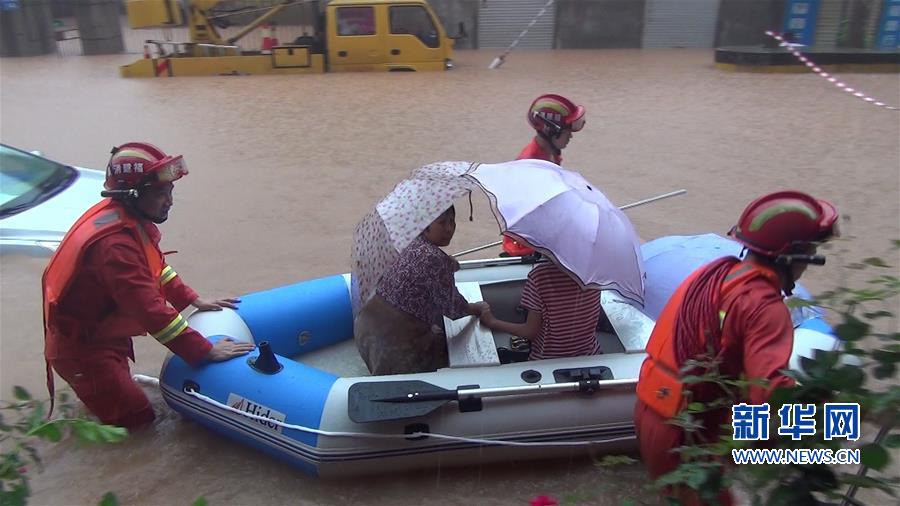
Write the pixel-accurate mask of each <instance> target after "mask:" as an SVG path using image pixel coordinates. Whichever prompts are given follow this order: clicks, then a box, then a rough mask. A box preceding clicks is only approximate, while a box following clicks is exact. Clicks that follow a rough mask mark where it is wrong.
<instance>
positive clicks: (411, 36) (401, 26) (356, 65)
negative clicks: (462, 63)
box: [325, 0, 453, 72]
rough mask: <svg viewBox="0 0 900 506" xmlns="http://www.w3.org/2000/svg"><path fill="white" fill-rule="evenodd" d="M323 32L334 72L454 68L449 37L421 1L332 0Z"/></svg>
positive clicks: (451, 43) (330, 64)
mask: <svg viewBox="0 0 900 506" xmlns="http://www.w3.org/2000/svg"><path fill="white" fill-rule="evenodd" d="M325 32H326V34H327V44H326V47H327V50H328V69H329V70H330V71H333V72H344V71H384V70H387V71H420V70H444V69H448V68H451V67H452V60H451V57H452V55H453V39H450V38H449V37H447V34H446V32H445V31H444V27H443V25H442V24H441V22H440V20H439V19H438V18H437V16H436V15H435V14H434V11H432V10H431V8H430V7H429V6H428V4H427V3H426V2H425V0H332V1H331V2H329V3H328V4H327V7H326V20H325Z"/></svg>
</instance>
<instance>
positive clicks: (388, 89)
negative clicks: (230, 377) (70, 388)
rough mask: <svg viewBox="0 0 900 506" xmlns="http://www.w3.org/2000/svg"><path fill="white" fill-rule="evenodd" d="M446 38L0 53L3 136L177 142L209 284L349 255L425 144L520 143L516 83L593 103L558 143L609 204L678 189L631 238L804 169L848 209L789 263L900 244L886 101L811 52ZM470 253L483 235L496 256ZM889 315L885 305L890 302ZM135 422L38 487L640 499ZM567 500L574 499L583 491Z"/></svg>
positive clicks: (557, 478)
mask: <svg viewBox="0 0 900 506" xmlns="http://www.w3.org/2000/svg"><path fill="white" fill-rule="evenodd" d="M494 56H496V54H495V52H493V51H487V50H484V51H472V52H458V53H457V58H456V59H457V62H458V65H459V66H458V68H457V69H455V70H453V71H452V72H442V73H420V74H407V73H396V74H387V73H385V74H323V75H314V76H243V77H235V76H229V77H209V78H176V79H146V80H126V79H121V78H119V77H118V72H117V66H118V65H121V64H124V63H126V62H128V61H130V60H131V59H133V58H135V56H134V55H130V56H126V55H121V56H108V57H65V58H60V57H56V56H47V57H37V58H23V59H9V58H7V59H3V60H2V61H0V138H2V141H3V143H6V144H11V145H14V146H17V147H22V148H26V149H39V150H41V151H43V152H44V154H45V155H46V156H49V157H51V158H54V159H56V160H60V161H64V162H67V163H71V164H76V165H81V166H86V167H95V168H103V167H104V166H105V163H106V161H107V158H108V156H109V150H110V148H111V147H112V146H113V145H115V144H120V143H123V142H126V141H132V140H141V141H149V142H153V143H155V144H157V145H159V146H161V147H162V148H163V149H164V150H166V151H168V152H175V153H183V154H184V156H185V159H186V160H187V163H188V165H189V168H190V175H189V176H188V177H187V178H186V179H184V180H182V181H179V183H178V185H177V191H176V202H175V206H174V207H173V209H172V212H171V217H170V219H169V221H168V222H167V223H166V224H165V225H164V226H163V227H162V230H163V234H164V239H163V247H164V248H165V249H166V250H178V251H179V253H178V254H177V255H175V256H174V257H170V259H169V261H170V263H171V264H172V265H173V266H174V267H175V268H176V269H177V271H178V272H179V273H180V274H181V275H182V276H183V278H184V279H185V280H186V281H187V282H188V283H189V284H191V285H192V286H193V287H194V288H195V289H197V291H198V292H200V293H201V295H202V296H204V297H219V296H227V295H233V294H241V293H247V292H251V291H256V290H260V289H265V288H269V287H272V286H276V285H279V284H284V283H290V282H295V281H298V280H302V279H307V278H311V277H318V276H324V275H329V274H334V273H341V272H346V271H348V269H349V261H350V246H351V241H352V235H353V231H354V228H355V225H356V223H357V221H358V220H359V219H360V218H361V217H362V216H363V215H364V214H365V213H366V212H367V211H368V210H369V208H370V207H371V206H373V205H374V204H375V203H376V202H377V200H378V199H379V198H380V197H381V196H383V195H384V194H386V193H387V192H388V191H390V189H391V188H392V187H393V185H394V184H396V183H397V182H398V181H399V180H400V179H402V178H403V177H404V176H405V175H407V174H408V173H409V172H410V171H411V170H412V169H414V168H416V167H418V166H420V165H423V164H426V163H429V162H433V161H439V160H470V161H484V162H498V161H504V160H508V159H512V158H514V157H515V156H516V154H517V153H518V152H519V150H520V149H521V148H522V147H523V146H524V145H525V143H527V142H528V140H529V138H530V136H531V132H530V130H529V128H528V126H527V124H526V122H525V111H526V109H527V107H528V105H529V103H530V101H531V100H532V99H533V98H534V97H536V96H537V95H539V94H541V93H544V92H556V93H560V94H564V95H566V96H568V97H570V98H572V99H574V100H575V101H576V102H578V103H580V104H584V105H585V106H586V108H587V111H588V112H587V126H586V128H585V129H584V130H583V131H582V132H580V133H578V134H576V135H575V138H574V140H573V141H572V143H571V144H570V146H569V148H568V149H567V150H566V151H565V153H564V157H565V161H564V165H565V166H567V167H568V168H571V169H575V170H578V171H580V172H582V173H583V174H584V175H585V177H587V179H589V180H590V181H592V182H594V183H595V184H596V185H597V186H598V187H599V188H601V189H602V190H603V191H604V192H605V193H606V194H607V195H608V196H609V197H610V199H611V200H612V201H613V202H616V203H618V204H620V205H621V204H626V203H629V202H632V201H636V200H640V199H643V198H646V197H650V196H653V195H657V194H660V193H665V192H668V191H671V190H675V189H678V188H686V189H687V190H688V193H687V195H685V196H681V197H676V198H672V199H669V200H666V201H662V202H659V203H655V204H650V205H646V206H643V207H640V208H637V209H633V210H629V211H628V215H629V217H630V218H631V219H632V221H633V222H634V225H635V227H636V228H637V230H638V232H639V234H640V235H641V237H642V238H643V239H645V240H649V239H652V238H654V237H658V236H661V235H669V234H692V233H701V232H717V233H725V232H726V231H727V230H728V229H729V228H730V227H731V225H732V224H733V223H734V221H735V220H736V218H737V216H738V215H739V213H740V211H741V210H742V209H743V207H744V206H745V205H746V204H747V203H748V202H749V201H750V200H751V199H752V198H754V197H756V196H758V195H760V194H762V193H764V192H769V191H772V190H776V189H784V188H796V189H800V190H804V191H807V192H809V193H812V194H813V195H816V196H820V197H823V198H827V199H830V200H832V201H834V202H836V203H837V205H838V206H839V207H840V210H841V211H842V212H843V213H845V214H847V215H849V216H850V219H849V221H847V222H845V223H844V224H843V227H844V231H845V235H850V236H852V239H850V240H847V241H841V242H839V243H838V244H837V248H836V251H837V252H838V253H837V254H834V255H833V256H832V257H831V258H830V259H829V264H828V265H827V266H826V267H824V268H811V269H810V270H809V271H808V273H807V275H806V277H805V278H804V280H803V281H804V283H805V284H806V286H807V287H808V288H810V289H811V291H813V292H814V293H815V292H818V291H821V290H825V289H828V288H830V287H833V286H835V285H837V284H838V283H842V282H847V281H850V282H853V281H860V280H861V279H863V278H862V277H861V276H862V274H858V275H855V276H851V277H850V278H849V279H848V275H847V274H846V271H845V270H842V269H838V268H837V266H838V265H840V264H841V263H850V262H853V261H858V260H859V259H862V258H865V257H871V256H882V257H883V258H886V259H888V260H889V261H892V263H893V264H894V265H900V258H898V256H897V253H896V252H893V253H891V252H889V241H890V240H891V239H897V238H900V114H898V113H897V112H896V111H889V110H884V109H880V108H877V107H875V106H872V105H871V104H867V103H864V102H862V101H861V100H859V99H856V98H854V97H852V96H850V95H849V94H848V93H844V92H841V91H840V90H838V89H836V88H835V87H834V86H833V85H832V84H829V83H828V82H826V81H825V80H823V79H821V78H820V77H817V76H815V75H813V74H789V75H787V74H785V75H782V74H772V75H768V74H741V73H727V72H723V71H719V70H716V69H715V68H714V67H713V54H712V52H711V51H708V50H659V51H642V50H616V51H574V50H573V51H553V52H550V51H547V52H541V51H538V52H528V51H517V52H514V53H512V55H510V57H508V58H507V61H506V63H505V64H504V65H503V66H502V67H501V68H500V69H498V70H488V68H487V67H488V64H489V63H490V61H491V60H492V59H493V58H494ZM842 77H844V78H845V79H846V80H847V82H848V84H849V85H851V86H853V87H855V88H857V89H858V90H861V91H863V92H865V93H867V94H869V95H871V96H873V97H875V98H876V99H880V100H883V101H885V102H888V103H891V104H893V105H897V104H898V103H900V80H898V76H897V75H896V74H850V75H845V76H842ZM466 216H467V214H466V213H464V212H459V215H458V228H457V235H456V237H455V239H454V241H453V244H452V245H451V246H450V248H449V249H450V250H452V251H459V250H462V249H466V248H470V247H474V246H477V245H480V244H484V243H488V242H491V241H494V240H496V239H497V233H498V230H497V225H496V222H494V221H493V218H492V217H491V214H490V211H489V210H488V206H487V205H486V202H485V201H483V199H482V200H477V199H476V202H475V209H474V218H475V219H474V221H472V222H469V221H467V220H466ZM496 252H497V251H496V250H494V251H489V252H483V253H482V255H483V256H490V254H491V253H494V254H496ZM45 261H46V260H45V259H33V258H25V257H17V256H11V257H4V258H3V259H2V263H0V267H2V272H0V274H2V279H0V291H2V293H0V296H2V305H0V320H2V321H0V332H2V337H0V396H2V397H3V398H9V397H10V390H11V388H12V386H13V385H16V384H19V385H24V386H25V387H27V388H28V389H29V390H31V391H32V392H35V393H42V392H44V388H45V387H44V379H43V378H44V361H43V355H42V334H41V308H40V300H41V299H40V274H41V271H42V269H43V266H44V263H45ZM895 323H896V321H895ZM165 351H166V350H165V349H164V348H163V347H162V346H159V345H157V344H156V343H155V342H153V341H152V340H151V339H149V338H143V339H138V340H137V342H136V353H137V363H136V364H135V365H134V371H135V372H140V373H144V374H150V375H154V376H156V375H158V373H159V366H160V364H161V363H162V360H163V358H164V356H165ZM151 395H152V398H153V400H154V402H155V405H156V408H157V411H158V413H160V414H161V415H160V420H159V422H158V423H157V424H156V425H155V426H154V427H153V428H152V429H149V430H145V431H142V432H140V433H137V434H135V435H133V437H132V438H130V439H129V440H128V441H127V442H125V443H122V444H119V445H115V446H107V447H87V448H82V447H79V446H77V445H75V444H72V443H63V444H60V445H56V446H53V447H48V448H46V449H45V456H46V460H45V470H44V471H43V472H42V473H39V472H37V470H33V471H32V470H29V472H30V473H33V474H32V485H33V488H34V490H33V492H34V494H33V497H32V500H33V504H47V505H63V504H96V502H97V501H98V500H99V499H100V497H101V496H102V495H103V494H104V493H105V492H107V491H114V492H116V494H117V495H118V496H119V498H120V499H121V500H122V502H123V503H127V504H154V505H156V504H159V505H163V504H165V505H175V504H190V503H191V502H192V501H193V500H194V499H195V498H197V497H199V496H204V497H205V498H206V499H207V500H208V501H209V502H210V504H248V505H250V504H303V505H339V504H340V505H343V504H374V505H418V504H440V505H445V504H446V505H455V504H459V505H463V504H465V505H471V504H486V505H494V504H496V505H500V504H527V502H528V499H529V498H531V497H533V496H535V495H538V494H541V493H548V494H551V495H554V496H556V497H563V496H565V495H566V494H569V493H577V494H579V495H578V497H580V499H579V500H580V501H581V502H582V503H584V504H618V503H619V501H618V499H620V498H622V497H626V496H638V497H644V498H645V499H648V500H649V497H650V496H649V495H648V494H646V493H643V492H642V491H641V489H642V487H643V485H644V483H645V480H644V475H643V471H642V469H641V468H640V467H638V466H631V467H627V468H624V469H618V470H615V471H610V470H602V469H598V468H595V467H594V466H593V465H592V464H591V461H590V460H589V459H586V458H572V459H569V460H562V461H552V462H516V463H509V464H503V465H491V466H474V467H471V468H465V469H439V470H429V471H419V472H415V473H409V474H406V475H402V476H390V477H377V478H359V479H352V480H344V481H320V480H316V479H314V478H309V477H307V476H305V475H302V474H300V473H299V472H298V471H295V470H294V469H291V468H287V467H285V466H284V465H282V464H281V463H280V462H278V461H276V460H274V459H272V458H269V457H266V456H263V455H261V454H258V453H256V452H255V451H253V450H250V449H247V448H245V447H243V446H241V445H238V444H237V443H232V442H230V441H227V440H224V439H221V438H219V437H217V436H215V435H213V434H211V433H209V432H207V431H206V430H204V429H202V428H199V427H198V426H196V425H194V424H193V423H190V422H186V421H183V420H181V419H180V417H179V416H178V415H176V414H174V413H173V412H171V411H170V410H169V409H168V408H167V407H166V406H165V404H164V403H163V402H162V401H161V400H160V397H159V396H158V395H157V394H155V393H151ZM576 502H577V501H576Z"/></svg>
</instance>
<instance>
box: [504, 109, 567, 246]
mask: <svg viewBox="0 0 900 506" xmlns="http://www.w3.org/2000/svg"><path fill="white" fill-rule="evenodd" d="M584 113H585V110H584V107H582V106H580V105H575V104H574V103H573V102H572V101H571V100H569V99H567V98H565V97H563V96H560V95H554V94H552V93H548V94H545V95H541V96H539V97H538V98H536V99H535V100H534V102H532V103H531V107H529V108H528V116H527V120H528V124H529V125H531V128H534V130H535V132H536V134H535V136H534V138H532V139H531V142H529V143H528V145H527V146H525V148H524V149H522V151H521V152H520V153H519V156H517V157H516V160H524V159H537V160H546V161H548V162H553V163H555V164H557V165H562V150H563V149H564V148H565V147H566V146H568V145H569V141H571V140H572V135H573V134H574V133H575V132H578V131H580V130H581V129H582V128H584V122H585V118H584ZM531 254H534V250H533V249H531V248H529V247H527V246H525V245H522V244H519V243H517V242H516V241H515V240H514V239H512V238H511V237H507V236H503V255H502V256H525V255H531Z"/></svg>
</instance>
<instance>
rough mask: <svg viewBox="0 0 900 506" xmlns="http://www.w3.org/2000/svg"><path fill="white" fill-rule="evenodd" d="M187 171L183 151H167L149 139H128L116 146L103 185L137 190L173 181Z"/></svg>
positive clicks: (108, 188)
mask: <svg viewBox="0 0 900 506" xmlns="http://www.w3.org/2000/svg"><path fill="white" fill-rule="evenodd" d="M187 173H188V170H187V165H185V163H184V158H182V156H181V155H176V156H170V155H167V154H165V153H164V152H163V150H161V149H159V148H158V147H156V146H154V145H153V144H149V143H146V142H128V143H125V144H122V145H121V146H118V147H115V148H113V150H112V157H111V158H110V159H109V163H108V164H107V165H106V182H105V183H104V184H103V186H104V187H105V188H106V189H107V190H134V189H137V188H139V187H142V186H154V185H159V184H165V183H171V182H173V181H176V180H178V179H181V178H182V177H184V176H186V175H187Z"/></svg>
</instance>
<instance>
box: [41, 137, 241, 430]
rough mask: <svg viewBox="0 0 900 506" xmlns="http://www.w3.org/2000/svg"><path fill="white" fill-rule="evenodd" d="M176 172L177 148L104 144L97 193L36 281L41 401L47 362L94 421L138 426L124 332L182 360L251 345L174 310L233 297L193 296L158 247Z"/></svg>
mask: <svg viewBox="0 0 900 506" xmlns="http://www.w3.org/2000/svg"><path fill="white" fill-rule="evenodd" d="M186 174H187V168H186V166H185V163H184V160H183V158H182V157H181V156H180V155H179V156H168V155H166V154H165V153H164V152H163V151H161V150H160V149H159V148H157V147H156V146H153V145H152V144H147V143H143V142H130V143H127V144H123V145H121V146H119V147H116V148H113V151H112V157H111V158H110V161H109V164H108V165H107V168H106V182H105V184H104V186H105V188H106V190H105V191H103V192H101V196H103V197H107V198H105V199H103V200H102V201H100V202H99V203H97V204H95V205H94V206H93V207H91V208H90V209H88V210H87V211H86V212H85V213H84V214H83V215H82V216H81V217H80V218H79V219H78V220H77V221H76V222H75V224H74V225H73V226H72V228H71V229H70V230H69V232H68V233H67V234H66V236H65V238H64V239H63V241H62V243H61V244H60V246H59V248H58V249H57V250H56V252H55V253H54V255H53V257H51V259H50V262H49V264H48V265H47V268H46V270H45V271H44V276H43V278H42V280H41V281H42V283H41V284H42V289H43V296H44V356H45V358H46V360H47V387H48V389H49V390H50V397H51V402H52V399H53V393H54V392H53V390H54V388H53V370H55V371H56V372H57V373H58V374H59V375H60V376H61V377H62V378H63V379H64V380H66V381H67V382H68V383H69V385H70V386H71V387H72V389H73V390H74V391H75V393H76V394H77V395H78V397H79V398H80V399H81V400H82V402H84V404H85V405H86V406H87V408H88V409H89V410H90V411H91V412H92V413H93V414H94V415H96V416H97V417H98V418H100V420H101V421H102V422H103V423H106V424H111V425H118V426H121V427H125V428H129V429H131V428H135V427H139V426H141V425H144V424H147V423H150V422H152V421H153V419H154V416H155V415H154V412H153V408H152V406H151V405H150V401H149V400H148V399H147V396H146V395H145V394H144V392H143V391H142V390H141V389H140V388H139V387H138V385H136V384H135V383H134V381H133V380H132V379H131V374H130V372H129V366H128V359H131V360H134V349H133V343H132V336H136V335H143V334H148V333H149V334H150V335H152V336H153V337H154V338H155V339H156V340H157V341H159V343H160V344H163V345H165V346H166V347H167V348H169V349H170V350H171V351H172V352H174V353H175V354H176V355H178V356H180V357H181V358H183V359H184V360H185V361H186V362H188V363H189V364H191V365H198V364H201V363H203V362H204V361H207V360H210V361H222V360H227V359H229V358H232V357H236V356H238V355H243V354H246V353H247V352H249V351H250V350H252V349H253V345H251V344H247V343H238V342H234V341H233V340H231V339H230V338H226V339H222V340H220V341H218V342H217V343H216V344H211V343H210V342H209V341H207V340H206V338H204V337H203V336H202V335H200V334H199V333H197V332H196V331H194V330H193V329H191V328H190V327H188V324H187V321H186V320H185V319H184V317H182V316H181V314H179V311H181V310H183V309H185V308H186V307H188V306H189V305H192V306H194V307H195V308H197V309H199V310H207V311H208V310H221V309H222V308H223V307H229V308H234V307H235V305H234V304H235V303H236V302H238V301H237V300H236V299H224V300H219V301H216V302H206V301H204V300H202V299H200V298H199V297H198V295H197V293H196V292H195V291H194V290H192V289H191V288H190V287H188V286H187V285H186V284H184V282H183V281H182V280H181V278H180V277H179V276H178V274H176V273H175V271H174V270H173V269H172V267H171V266H169V265H167V264H166V262H165V259H164V258H163V254H162V253H161V252H160V249H159V240H160V232H159V229H158V228H157V226H156V225H157V224H159V223H163V222H165V221H166V219H167V218H168V215H169V209H170V208H171V206H172V189H173V183H174V182H175V181H176V180H178V179H180V178H181V177H183V176H184V175H186ZM51 367H52V370H51ZM52 406H53V405H52V403H51V410H52Z"/></svg>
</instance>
